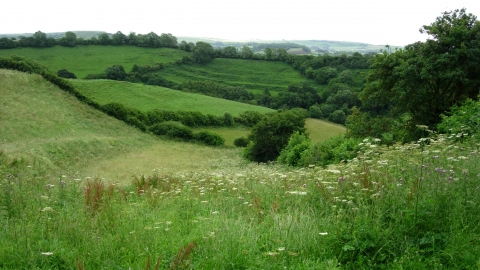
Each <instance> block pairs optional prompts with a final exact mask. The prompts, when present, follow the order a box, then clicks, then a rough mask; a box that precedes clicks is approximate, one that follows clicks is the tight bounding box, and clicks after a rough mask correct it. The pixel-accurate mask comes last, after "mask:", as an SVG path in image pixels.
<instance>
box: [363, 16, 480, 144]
mask: <svg viewBox="0 0 480 270" xmlns="http://www.w3.org/2000/svg"><path fill="white" fill-rule="evenodd" d="M420 32H422V33H426V34H428V35H429V36H430V37H432V38H431V39H428V40H427V41H426V42H416V43H414V44H410V45H407V46H406V47H405V49H403V50H397V51H395V52H393V53H387V52H386V51H385V52H383V53H382V54H379V55H377V56H376V57H375V58H374V59H373V64H372V71H371V73H370V74H369V76H368V78H367V84H366V86H365V89H364V90H363V91H362V93H361V95H360V98H361V100H362V103H363V106H364V110H365V109H367V110H369V111H370V112H372V113H375V114H378V113H383V114H384V112H389V113H390V114H391V116H392V117H399V116H401V115H404V114H407V115H408V116H409V117H410V120H409V124H410V126H411V127H415V125H428V126H430V127H433V125H435V124H436V123H438V122H439V121H440V115H441V113H443V112H445V111H447V110H448V109H449V108H450V107H451V106H453V105H455V104H461V103H462V102H464V101H465V100H466V99H467V98H471V99H476V98H477V95H478V93H479V90H480V69H479V68H478V67H479V66H480V38H479V37H480V23H479V21H478V20H477V17H476V16H474V15H472V14H467V13H466V10H465V9H461V10H455V11H451V12H444V13H442V16H440V17H437V19H436V21H435V22H433V23H432V24H430V25H424V26H423V27H422V29H421V30H420ZM372 116H373V115H372ZM411 139H414V138H411Z"/></svg>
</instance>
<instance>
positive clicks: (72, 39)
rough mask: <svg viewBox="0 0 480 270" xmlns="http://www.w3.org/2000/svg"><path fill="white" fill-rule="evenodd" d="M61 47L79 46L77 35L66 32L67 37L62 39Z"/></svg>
mask: <svg viewBox="0 0 480 270" xmlns="http://www.w3.org/2000/svg"><path fill="white" fill-rule="evenodd" d="M60 45H62V46H66V47H75V45H77V35H76V34H75V33H73V32H71V31H68V32H65V36H64V37H63V38H61V39H60Z"/></svg>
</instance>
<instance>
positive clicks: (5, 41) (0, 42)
mask: <svg viewBox="0 0 480 270" xmlns="http://www.w3.org/2000/svg"><path fill="white" fill-rule="evenodd" d="M15 47H17V44H16V42H15V41H13V40H11V39H9V38H6V37H3V38H0V49H12V48H15Z"/></svg>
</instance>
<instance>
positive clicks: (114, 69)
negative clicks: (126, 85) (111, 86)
mask: <svg viewBox="0 0 480 270" xmlns="http://www.w3.org/2000/svg"><path fill="white" fill-rule="evenodd" d="M105 77H106V78H107V79H109V80H117V81H121V80H124V79H125V77H127V73H126V72H125V69H124V68H123V66H122V65H113V66H111V67H107V68H106V69H105Z"/></svg>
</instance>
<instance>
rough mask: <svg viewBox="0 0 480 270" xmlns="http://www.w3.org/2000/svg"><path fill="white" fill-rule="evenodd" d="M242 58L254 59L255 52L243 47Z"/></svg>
mask: <svg viewBox="0 0 480 270" xmlns="http://www.w3.org/2000/svg"><path fill="white" fill-rule="evenodd" d="M240 56H241V57H242V58H244V59H251V58H252V57H253V51H252V49H251V48H250V47H248V46H243V47H242V49H241V50H240Z"/></svg>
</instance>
